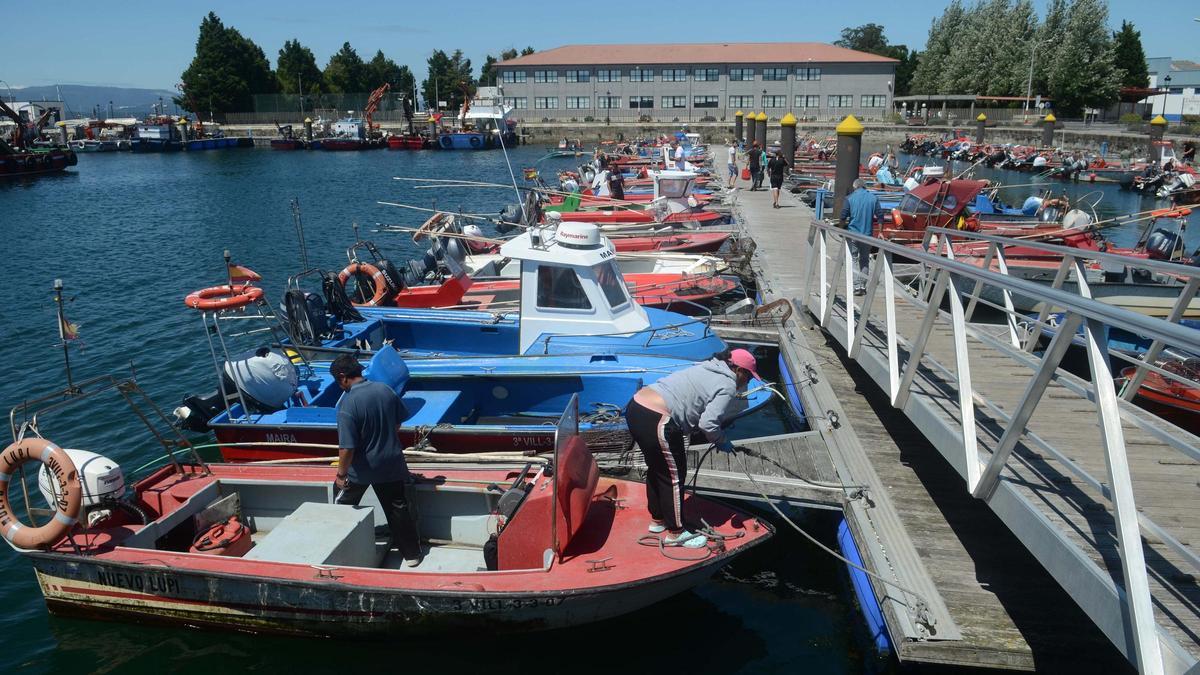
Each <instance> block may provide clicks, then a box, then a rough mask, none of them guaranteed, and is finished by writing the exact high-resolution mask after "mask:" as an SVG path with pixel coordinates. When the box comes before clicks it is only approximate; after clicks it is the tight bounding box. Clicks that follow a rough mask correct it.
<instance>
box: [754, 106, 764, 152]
mask: <svg viewBox="0 0 1200 675" xmlns="http://www.w3.org/2000/svg"><path fill="white" fill-rule="evenodd" d="M754 140H756V141H758V147H760V148H762V149H763V150H766V149H767V113H766V112H760V113H758V118H757V121H756V122H755V123H754Z"/></svg>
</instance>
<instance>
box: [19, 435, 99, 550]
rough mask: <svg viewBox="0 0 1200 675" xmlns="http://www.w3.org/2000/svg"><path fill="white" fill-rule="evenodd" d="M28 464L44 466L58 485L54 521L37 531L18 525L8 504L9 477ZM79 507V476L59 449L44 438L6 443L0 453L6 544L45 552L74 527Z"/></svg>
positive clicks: (80, 503) (67, 457)
mask: <svg viewBox="0 0 1200 675" xmlns="http://www.w3.org/2000/svg"><path fill="white" fill-rule="evenodd" d="M31 461H37V462H41V463H42V464H44V465H45V466H46V468H47V469H49V471H50V474H51V475H52V476H53V478H54V480H55V481H57V482H58V491H57V493H56V494H55V501H54V507H55V513H54V517H53V518H51V519H50V521H49V522H47V523H46V524H45V525H42V526H41V527H28V526H25V525H22V524H21V523H20V522H18V521H17V517H16V516H15V515H14V514H13V510H12V505H11V504H9V501H8V483H9V481H10V480H12V477H13V473H14V472H15V471H16V470H17V468H18V467H20V466H22V465H23V464H25V463H26V462H31ZM82 503H83V485H82V484H81V483H80V482H79V473H78V472H77V471H76V470H75V463H74V462H72V461H71V457H70V456H69V455H67V453H66V451H64V450H63V449H62V448H60V447H58V446H57V445H55V444H53V443H51V442H50V441H48V440H46V439H44V438H37V437H33V438H25V439H22V440H19V441H15V442H13V443H10V444H9V445H8V447H6V448H4V452H2V453H0V533H3V535H4V538H5V539H7V540H8V543H10V544H12V545H13V546H15V547H17V548H20V549H38V548H49V547H50V546H52V545H54V544H56V543H58V541H59V540H60V539H62V538H63V537H64V536H66V534H67V533H68V532H70V531H71V528H72V527H74V526H75V522H76V520H77V519H78V518H79V509H80V506H81V505H82Z"/></svg>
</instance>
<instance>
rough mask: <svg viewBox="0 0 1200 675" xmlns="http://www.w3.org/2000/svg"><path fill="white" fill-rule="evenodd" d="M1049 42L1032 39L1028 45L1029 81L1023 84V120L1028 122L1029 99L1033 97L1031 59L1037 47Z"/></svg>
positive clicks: (1035, 53)
mask: <svg viewBox="0 0 1200 675" xmlns="http://www.w3.org/2000/svg"><path fill="white" fill-rule="evenodd" d="M1047 42H1049V40H1042V41H1040V42H1039V41H1037V40H1034V41H1033V45H1032V46H1030V47H1029V81H1028V82H1026V84H1025V112H1024V117H1025V119H1024V121H1025V122H1026V123H1028V122H1029V99H1031V98H1033V59H1034V56H1036V55H1037V48H1038V47H1041V46H1042V45H1044V44H1046V43H1047Z"/></svg>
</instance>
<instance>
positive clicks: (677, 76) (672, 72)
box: [662, 68, 687, 82]
mask: <svg viewBox="0 0 1200 675" xmlns="http://www.w3.org/2000/svg"><path fill="white" fill-rule="evenodd" d="M662 76H663V79H662V81H663V82H687V69H685V68H663V71H662Z"/></svg>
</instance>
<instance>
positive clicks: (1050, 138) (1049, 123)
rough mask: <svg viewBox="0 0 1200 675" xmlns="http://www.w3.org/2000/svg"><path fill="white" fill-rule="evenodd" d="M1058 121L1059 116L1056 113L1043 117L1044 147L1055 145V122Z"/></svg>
mask: <svg viewBox="0 0 1200 675" xmlns="http://www.w3.org/2000/svg"><path fill="white" fill-rule="evenodd" d="M1056 122H1058V118H1057V117H1055V116H1054V113H1048V114H1047V115H1046V116H1045V117H1043V118H1042V147H1043V148H1053V147H1054V124H1055V123H1056Z"/></svg>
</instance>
